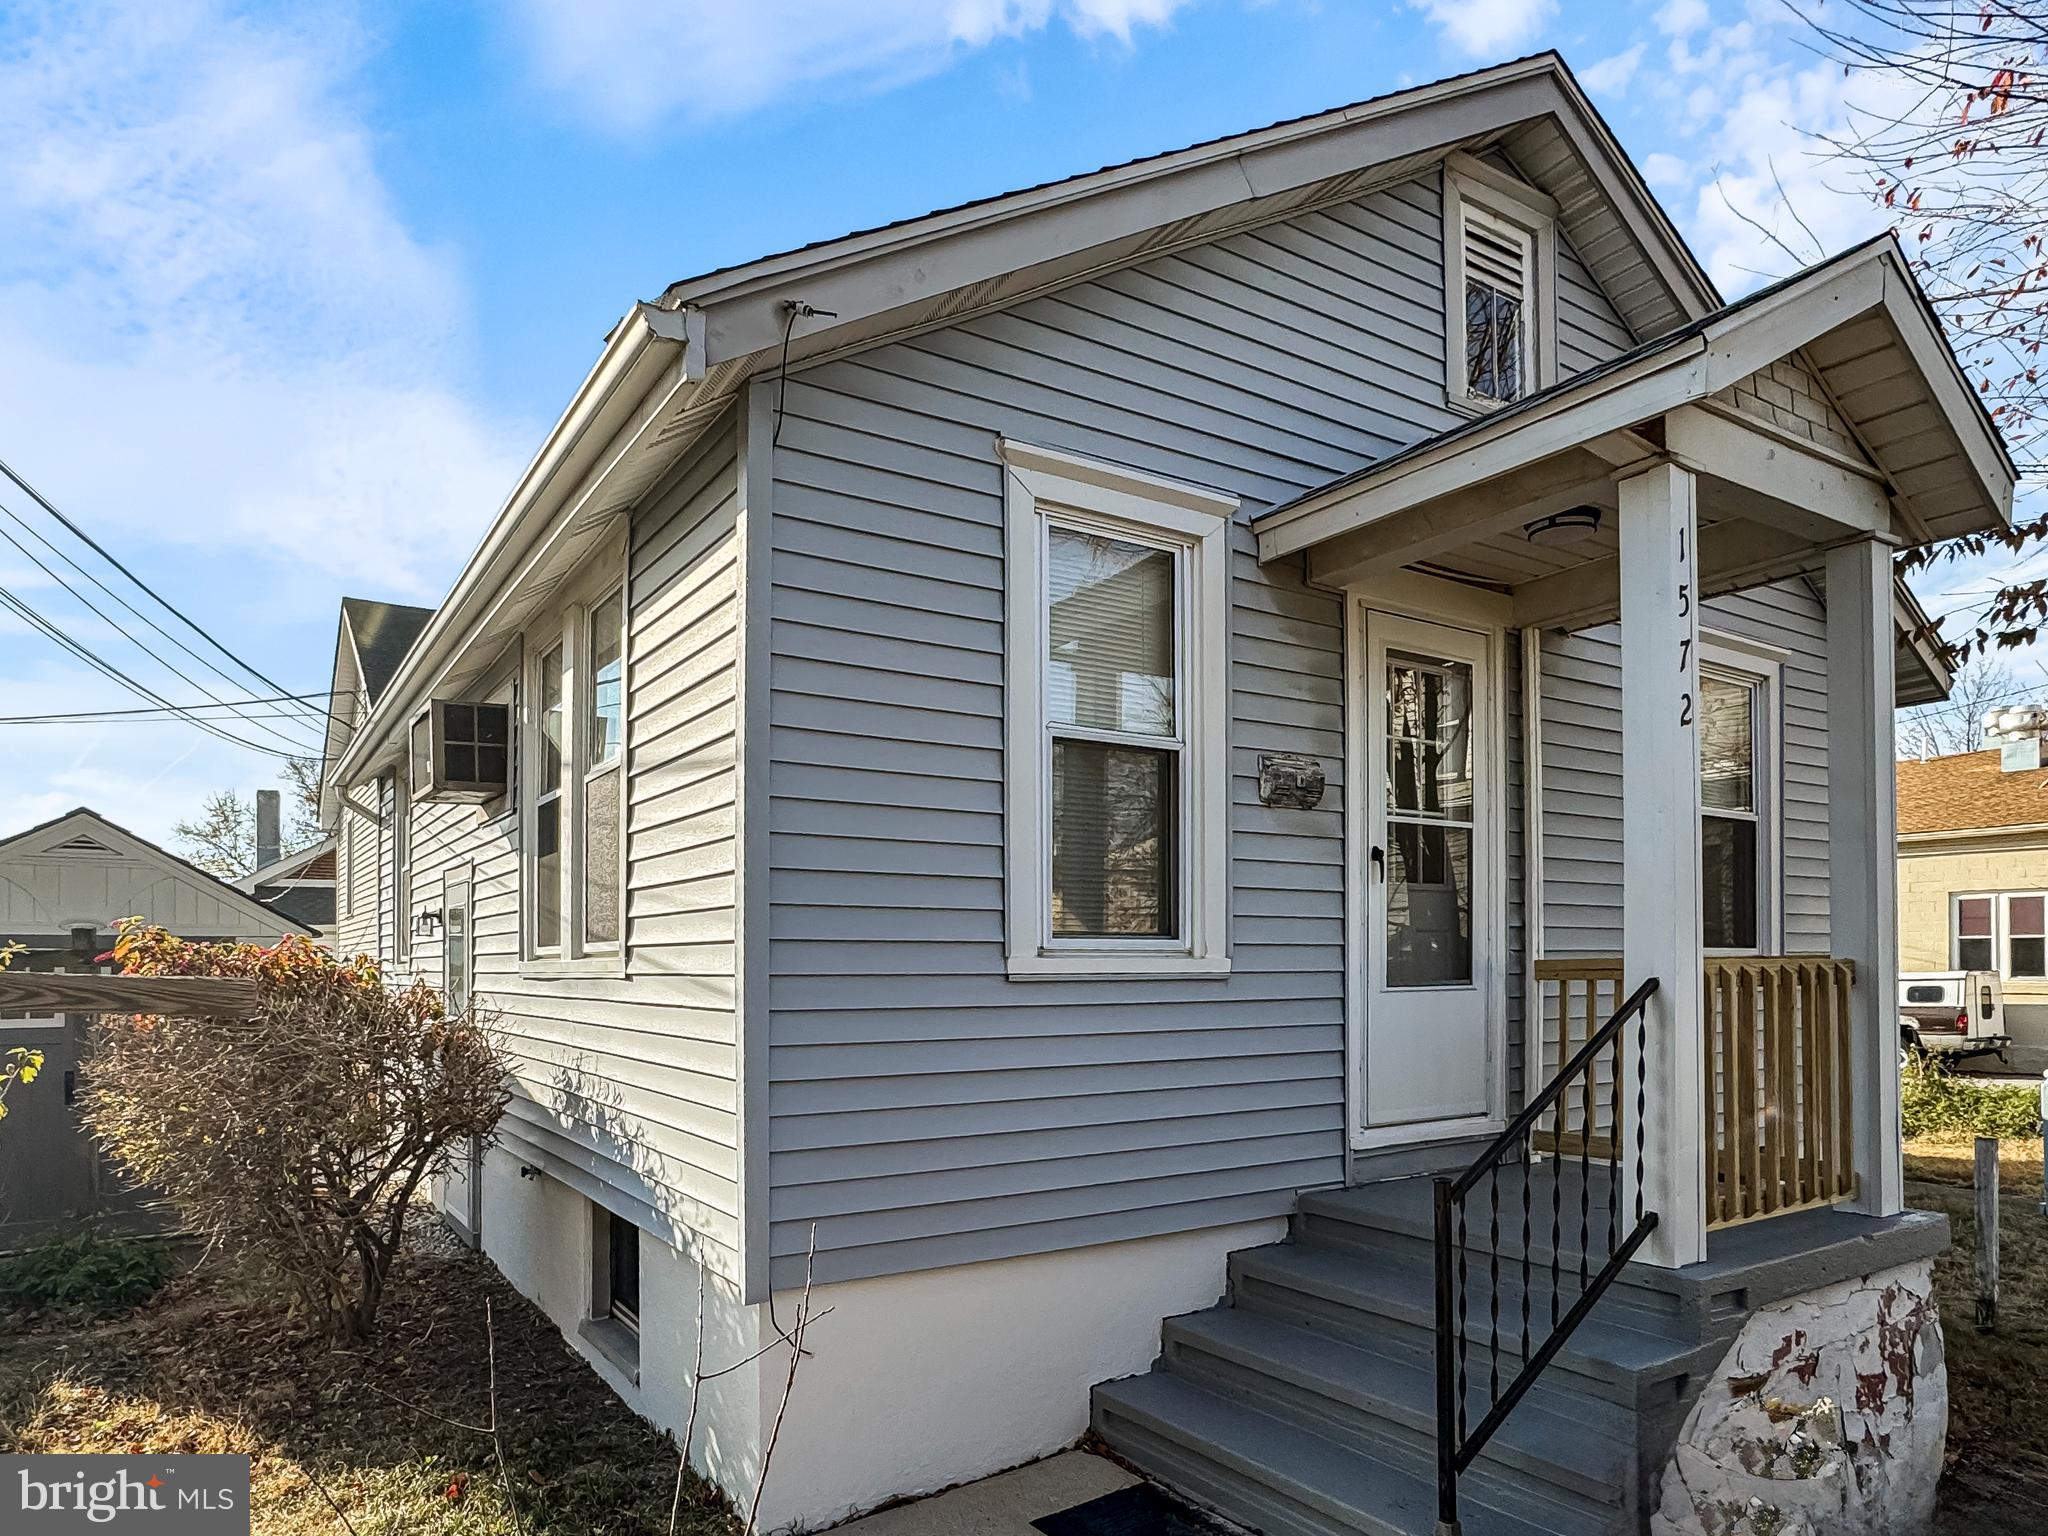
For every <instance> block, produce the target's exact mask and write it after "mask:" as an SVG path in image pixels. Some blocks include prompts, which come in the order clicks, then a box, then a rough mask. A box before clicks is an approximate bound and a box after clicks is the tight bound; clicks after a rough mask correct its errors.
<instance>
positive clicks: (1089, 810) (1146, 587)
mask: <svg viewBox="0 0 2048 1536" xmlns="http://www.w3.org/2000/svg"><path fill="white" fill-rule="evenodd" d="M1001 452H1002V456H1003V459H1004V463H1005V474H1006V479H1007V482H1008V494H1007V503H1008V524H1009V526H1008V536H1007V540H1006V549H1007V576H1006V584H1007V587H1008V603H1007V611H1008V622H1009V634H1008V639H1007V643H1006V646H1005V650H1006V653H1007V662H1008V678H1007V684H1008V686H1007V689H1006V698H1007V720H1006V733H1005V735H1006V741H1007V764H1006V781H1007V782H1006V811H1005V825H1006V840H1007V848H1006V856H1005V867H1006V882H1005V884H1006V895H1007V905H1008V912H1007V930H1008V950H1009V970H1010V974H1011V975H1012V976H1015V977H1018V978H1026V977H1056V976H1098V977H1099V976H1116V975H1134V976H1135V975H1148V976H1150V975H1188V974H1193V975H1218V974H1222V973H1224V972H1225V971H1227V970H1228V968H1229V959H1228V953H1227V950H1228V946H1227V935H1226V931H1225V927H1226V914H1227V911H1228V895H1229V893H1228V889H1227V885H1228V878H1229V864H1228V840H1229V826H1228V812H1229V805H1228V798H1227V797H1228V785H1229V763H1228V759H1227V749H1226V745H1225V742H1226V720H1227V715H1228V710H1229V697H1228V688H1227V679H1226V677H1225V672H1224V658H1225V643H1226V638H1227V631H1228V625H1229V612H1228V579H1229V569H1228V561H1229V553H1228V537H1227V535H1228V529H1229V526H1230V517H1231V514H1232V513H1233V512H1234V511H1235V509H1236V506H1237V498H1236V497H1234V496H1229V495H1225V494H1222V493H1219V492H1216V491H1212V490H1209V489H1207V488H1205V487H1201V486H1193V485H1185V484H1180V483H1178V482H1173V481H1168V480H1164V479H1159V478H1157V477H1154V476H1151V475H1148V474H1145V473H1143V472H1142V471H1137V470H1132V469H1127V468H1125V467H1123V466H1120V465H1114V464H1107V463H1104V462H1101V461H1099V460H1092V459H1084V458H1081V457H1079V456H1077V455H1071V454H1067V453H1064V452H1060V451H1057V450H1052V449H1042V448H1034V447H1031V446H1029V445H1027V444H1023V443H1015V442H1005V443H1003V444H1002V445H1001Z"/></svg>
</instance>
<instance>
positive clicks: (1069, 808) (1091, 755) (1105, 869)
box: [1052, 740, 1180, 939]
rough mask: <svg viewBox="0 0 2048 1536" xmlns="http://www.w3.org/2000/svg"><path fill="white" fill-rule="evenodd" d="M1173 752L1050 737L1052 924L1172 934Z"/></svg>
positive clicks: (1094, 934)
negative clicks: (1051, 741) (1051, 740)
mask: <svg viewBox="0 0 2048 1536" xmlns="http://www.w3.org/2000/svg"><path fill="white" fill-rule="evenodd" d="M1179 771H1180V756H1179V754H1178V753H1176V752H1170V751H1161V750H1159V749H1157V748H1153V747H1118V746H1110V745H1107V744H1105V743H1102V742H1094V741H1059V740H1056V741H1054V742H1053V744H1052V931H1053V933H1054V934H1055V935H1057V936H1058V937H1060V938H1118V939H1133V938H1171V937H1173V935H1174V933H1175V930H1176V927H1177V925H1178V921H1179V917H1178V913H1177V912H1176V911H1175V907H1176V899H1175V898H1176V896H1177V893H1178V889H1179V877H1178V875H1177V873H1176V871H1175V867H1174V864H1175V853H1176V849H1177V845H1178V842H1179V832H1178V813H1177V812H1176V810H1175V807H1174V801H1175V794H1174V788H1175V783H1176V780H1177V778H1178V775H1179Z"/></svg>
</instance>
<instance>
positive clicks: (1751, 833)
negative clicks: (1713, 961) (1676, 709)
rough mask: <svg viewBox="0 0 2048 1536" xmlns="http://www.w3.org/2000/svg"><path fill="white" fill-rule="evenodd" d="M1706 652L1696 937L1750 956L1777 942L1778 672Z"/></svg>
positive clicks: (1717, 947) (1701, 714) (1709, 645)
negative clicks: (1774, 875)
mask: <svg viewBox="0 0 2048 1536" xmlns="http://www.w3.org/2000/svg"><path fill="white" fill-rule="evenodd" d="M1705 649H1706V650H1707V652H1709V653H1710V654H1714V655H1716V657H1717V659H1716V660H1715V662H1713V663H1712V664H1709V665H1706V666H1703V667H1701V669H1700V707H1699V738H1700V929H1701V938H1702V940H1703V941H1704V943H1705V945H1706V947H1707V948H1708V949H1710V950H1721V951H1731V950H1732V951H1738V952H1740V951H1748V952H1751V953H1754V952H1756V951H1758V950H1760V949H1762V948H1764V947H1765V946H1766V945H1768V944H1771V943H1772V942H1774V940H1775V933H1774V931H1773V930H1774V928H1775V922H1774V918H1775V915H1776V914H1775V912H1774V910H1773V908H1774V905H1775V882H1774V881H1773V880H1772V879H1771V870H1772V867H1773V862H1772V861H1773V860H1774V859H1775V857H1776V849H1777V838H1776V836H1775V830H1776V828H1775V823H1774V820H1773V814H1774V806H1775V801H1776V795H1775V793H1774V791H1775V785H1776V781H1775V764H1776V762H1777V753H1776V751H1775V722H1776V715H1775V706H1774V694H1775V687H1774V684H1775V679H1776V667H1775V666H1774V665H1771V666H1769V670H1768V671H1767V672H1757V671H1748V670H1738V669H1737V668H1736V667H1734V666H1732V665H1728V664H1727V663H1728V660H1729V659H1730V653H1728V652H1727V651H1725V650H1724V649H1722V648H1720V647H1718V646H1716V645H1715V644H1714V643H1713V642H1711V641H1709V642H1707V643H1706V646H1705ZM1743 659H1744V660H1745V661H1747V660H1748V658H1743ZM1752 664H1753V665H1768V664H1764V663H1752Z"/></svg>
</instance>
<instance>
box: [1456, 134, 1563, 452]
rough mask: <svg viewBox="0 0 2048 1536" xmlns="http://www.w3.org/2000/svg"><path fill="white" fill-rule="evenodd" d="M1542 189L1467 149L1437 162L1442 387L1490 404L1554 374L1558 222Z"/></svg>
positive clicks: (1467, 404) (1474, 406)
mask: <svg viewBox="0 0 2048 1536" xmlns="http://www.w3.org/2000/svg"><path fill="white" fill-rule="evenodd" d="M1554 210H1555V205H1554V204H1552V203H1551V201H1550V199H1549V198H1548V197H1547V196H1545V194H1543V193H1542V192H1540V191H1538V190H1537V189H1536V188H1534V187H1530V186H1526V185H1524V184H1523V183H1521V182H1518V181H1517V180H1515V178H1514V177H1512V176H1509V175H1508V174H1507V173H1505V172H1504V171H1500V170H1497V169H1495V168H1494V167H1492V166H1489V165H1486V164H1484V163H1483V162H1481V161H1477V160H1474V159H1472V158H1471V157H1470V156H1467V155H1453V156H1452V157H1451V158H1450V159H1449V160H1448V161H1447V162H1446V163H1445V168H1444V257H1445V261H1444V276H1445V283H1444V288H1445V292H1444V328H1445V338H1446V345H1445V348H1444V353H1445V358H1444V362H1445V390H1446V394H1447V396H1448V398H1449V400H1450V403H1451V404H1452V405H1455V406H1460V407H1463V408H1464V409H1467V410H1480V411H1483V410H1490V409H1492V408H1493V407H1495V406H1500V405H1506V404H1509V403H1511V402H1513V401H1516V400H1519V399H1521V398H1522V397H1523V396H1524V395H1527V394H1531V393H1533V392H1534V391H1536V390H1538V389H1541V388H1542V387H1543V386H1544V385H1546V384H1548V383H1550V382H1552V380H1553V379H1555V377H1556V360H1555V355H1554V354H1555V351H1556V343H1555V332H1556V319H1555V316H1556V299H1555V295H1556V273H1557V226H1556V218H1555V211H1554Z"/></svg>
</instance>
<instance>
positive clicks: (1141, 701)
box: [1046, 527, 1174, 736]
mask: <svg viewBox="0 0 2048 1536" xmlns="http://www.w3.org/2000/svg"><path fill="white" fill-rule="evenodd" d="M1047 539H1048V541H1049V542H1048V548H1047V552H1046V558H1047V567H1048V573H1049V574H1048V585H1047V601H1048V603H1049V605H1050V606H1049V610H1048V612H1047V614H1046V636H1047V641H1046V643H1047V647H1048V657H1047V660H1048V662H1049V666H1048V667H1047V669H1046V712H1047V715H1048V717H1049V718H1050V719H1051V720H1052V721H1053V722H1054V723H1055V724H1058V725H1079V726H1086V727H1088V728H1089V729H1091V730H1098V731H1126V732H1129V733H1131V734H1133V735H1141V736H1171V735H1173V734H1174V700H1173V631H1174V556H1173V553H1172V551H1170V550H1164V549H1155V548H1153V547H1152V546H1150V545H1147V544H1130V543H1126V542H1125V541H1123V540H1121V539H1111V538H1104V537H1102V536H1100V535H1098V534H1092V533H1080V532H1077V531H1075V530H1074V529H1071V528H1057V527H1055V528H1052V529H1049V530H1048V532H1047Z"/></svg>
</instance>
